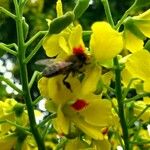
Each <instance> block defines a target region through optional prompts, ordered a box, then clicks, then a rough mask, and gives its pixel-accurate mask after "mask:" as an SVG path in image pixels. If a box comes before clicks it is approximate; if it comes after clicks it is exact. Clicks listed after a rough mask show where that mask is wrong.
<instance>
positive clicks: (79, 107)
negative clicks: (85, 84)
mask: <svg viewBox="0 0 150 150" xmlns="http://www.w3.org/2000/svg"><path fill="white" fill-rule="evenodd" d="M87 105H88V103H87V102H86V101H85V100H83V99H77V101H76V102H75V103H73V104H72V105H71V107H72V108H73V109H75V110H77V111H80V110H82V109H84V108H85V107H86V106H87Z"/></svg>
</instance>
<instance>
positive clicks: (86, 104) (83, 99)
mask: <svg viewBox="0 0 150 150" xmlns="http://www.w3.org/2000/svg"><path fill="white" fill-rule="evenodd" d="M62 79H63V76H58V77H55V78H50V79H48V80H53V83H54V82H55V83H61V82H62ZM41 80H43V79H41ZM73 80H74V81H73ZM67 81H72V82H70V83H71V85H73V86H72V92H71V91H70V90H68V89H67V88H66V87H65V86H64V85H63V84H62V85H61V86H63V88H61V87H60V85H59V84H49V85H48V88H47V87H45V86H44V84H43V82H41V81H39V89H40V91H41V94H42V95H43V94H46V95H47V96H50V97H49V98H51V99H52V100H47V102H46V108H47V110H48V111H50V112H56V113H57V117H56V118H55V119H53V125H54V128H55V129H56V130H57V131H58V133H60V134H62V133H63V134H69V128H70V125H71V124H72V125H75V126H76V127H77V128H79V129H80V130H82V131H83V132H84V133H85V134H86V135H88V136H90V137H92V138H93V139H97V140H98V139H100V140H102V139H104V135H103V133H102V131H103V130H102V129H103V128H104V127H108V128H109V126H112V125H114V120H116V121H118V120H117V117H115V116H114V115H113V114H112V111H111V107H112V106H111V102H110V101H108V100H105V99H101V98H100V97H99V95H94V94H93V93H91V92H89V93H82V84H81V83H80V82H78V80H77V79H76V78H73V77H72V76H69V77H68V80H67ZM72 83H73V84H72ZM42 84H43V85H42ZM53 85H55V86H56V87H57V88H55V87H53ZM47 89H48V91H47ZM58 89H59V90H58ZM85 90H86V89H85ZM49 93H50V95H49ZM53 93H55V94H53ZM46 95H44V96H46ZM47 98H48V97H47Z"/></svg>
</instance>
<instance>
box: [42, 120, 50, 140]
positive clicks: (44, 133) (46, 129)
mask: <svg viewBox="0 0 150 150" xmlns="http://www.w3.org/2000/svg"><path fill="white" fill-rule="evenodd" d="M51 122H52V120H49V122H48V123H47V125H46V128H45V129H44V131H43V134H42V139H43V140H44V138H45V136H46V134H47V132H48V129H49V126H50V124H51Z"/></svg>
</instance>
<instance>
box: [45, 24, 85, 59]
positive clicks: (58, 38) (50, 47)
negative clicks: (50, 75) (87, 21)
mask: <svg viewBox="0 0 150 150" xmlns="http://www.w3.org/2000/svg"><path fill="white" fill-rule="evenodd" d="M43 47H44V49H45V51H46V55H47V56H49V57H53V56H57V58H60V59H64V58H66V57H68V56H70V55H73V54H74V53H75V52H76V51H75V50H76V49H78V48H79V49H82V51H83V52H85V51H86V49H85V46H84V43H83V40H82V27H81V26H80V25H77V26H76V27H73V26H71V27H70V28H69V27H68V28H67V29H65V30H63V31H62V32H61V33H59V34H53V35H50V36H47V37H46V39H45V40H44V43H43Z"/></svg>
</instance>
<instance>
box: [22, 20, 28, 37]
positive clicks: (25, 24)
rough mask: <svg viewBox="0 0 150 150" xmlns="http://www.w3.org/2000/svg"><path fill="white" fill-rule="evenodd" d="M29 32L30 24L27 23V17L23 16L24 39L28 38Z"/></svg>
mask: <svg viewBox="0 0 150 150" xmlns="http://www.w3.org/2000/svg"><path fill="white" fill-rule="evenodd" d="M28 32H29V25H28V24H27V22H26V20H25V18H24V17H23V35H24V39H26V38H27V36H28Z"/></svg>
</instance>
